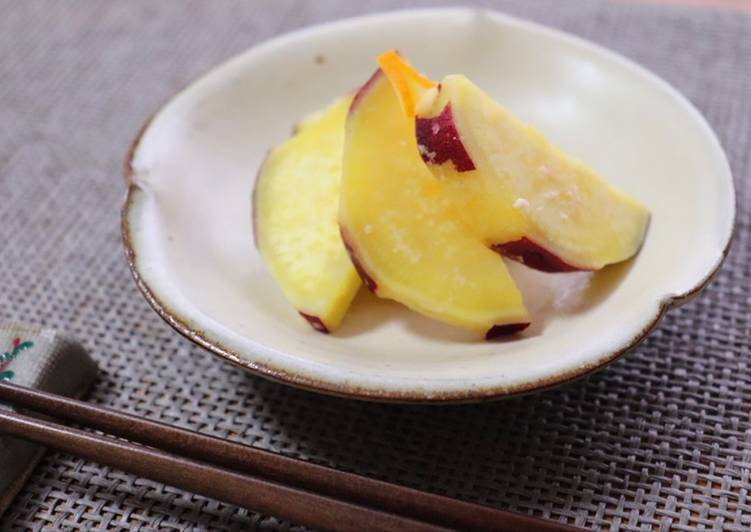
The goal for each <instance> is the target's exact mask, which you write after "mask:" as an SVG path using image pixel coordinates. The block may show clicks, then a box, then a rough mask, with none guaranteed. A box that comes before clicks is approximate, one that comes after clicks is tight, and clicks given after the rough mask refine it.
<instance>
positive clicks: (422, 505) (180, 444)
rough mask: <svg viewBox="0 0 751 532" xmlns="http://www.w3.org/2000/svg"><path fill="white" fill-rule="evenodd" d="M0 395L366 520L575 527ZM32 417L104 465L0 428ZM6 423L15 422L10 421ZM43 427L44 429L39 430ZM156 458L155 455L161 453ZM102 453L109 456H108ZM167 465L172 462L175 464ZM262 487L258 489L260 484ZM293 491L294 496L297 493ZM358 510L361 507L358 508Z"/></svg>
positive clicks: (62, 404) (94, 410)
mask: <svg viewBox="0 0 751 532" xmlns="http://www.w3.org/2000/svg"><path fill="white" fill-rule="evenodd" d="M0 401H6V402H9V403H12V404H15V405H17V406H20V407H23V408H27V409H31V410H34V411H36V412H39V413H41V414H46V415H49V416H53V417H56V418H59V419H63V420H66V421H70V422H74V423H77V424H79V425H82V426H86V427H88V428H92V429H96V430H100V431H103V432H107V433H109V434H113V435H115V436H120V437H123V438H126V439H129V440H132V441H136V442H138V443H141V444H144V445H149V446H152V447H155V448H156V450H149V453H152V454H151V455H149V456H150V458H149V459H150V460H152V461H153V462H159V463H168V462H169V460H179V461H181V463H190V466H189V468H195V467H199V466H200V467H202V468H204V469H206V468H209V469H211V465H215V466H219V467H221V468H224V469H221V470H219V471H220V472H221V473H222V474H226V475H234V476H238V477H242V475H241V473H245V474H247V475H252V477H260V478H253V479H252V480H253V482H256V483H259V482H260V483H264V486H266V485H273V486H275V487H276V488H278V490H277V492H278V493H280V495H279V498H282V497H284V496H291V494H290V493H288V492H284V493H283V494H282V491H283V490H293V491H294V490H297V491H295V493H296V494H299V493H306V494H307V495H310V496H313V497H319V498H324V499H327V501H333V502H336V503H339V504H348V505H349V506H346V507H341V508H340V510H341V511H342V512H345V513H347V512H349V510H350V509H352V508H353V507H361V506H364V507H366V508H369V509H370V510H372V511H377V512H378V516H369V517H368V518H369V519H375V518H376V517H378V518H382V519H385V517H384V516H385V515H389V516H391V518H393V517H395V516H403V517H404V518H407V519H412V520H413V521H412V522H411V523H410V524H409V527H408V528H409V529H410V530H415V524H416V523H418V522H423V523H425V524H427V523H432V525H435V526H442V527H449V528H453V529H460V530H519V531H524V530H529V531H533V530H535V531H537V530H539V531H554V530H575V528H573V527H570V526H568V525H564V524H562V523H558V522H555V521H547V520H541V519H537V518H533V517H531V516H526V515H521V514H516V513H513V512H507V511H502V510H497V509H494V508H489V507H486V506H481V505H477V504H472V503H467V502H464V501H459V500H456V499H451V498H448V497H443V496H440V495H435V494H431V493H426V492H422V491H418V490H414V489H411V488H406V487H403V486H398V485H395V484H389V483H387V482H382V481H378V480H374V479H370V478H367V477H362V476H359V475H354V474H351V473H345V472H342V471H337V470H335V469H331V468H327V467H323V466H318V465H315V464H311V463H308V462H304V461H301V460H296V459H293V458H288V457H285V456H281V455H278V454H275V453H272V452H268V451H263V450H260V449H255V448H253V447H249V446H247V445H242V444H239V443H234V442H230V441H227V440H223V439H220V438H216V437H213V436H207V435H204V434H200V433H197V432H194V431H189V430H185V429H180V428H177V427H173V426H170V425H166V424H164V423H159V422H156V421H151V420H147V419H144V418H140V417H137V416H133V415H129V414H125V413H121V412H117V411H115V410H111V409H108V408H104V407H99V406H95V405H91V404H88V403H84V402H81V401H76V400H74V399H69V398H67V397H61V396H58V395H54V394H50V393H47V392H42V391H39V390H34V389H30V388H24V387H20V386H16V385H13V384H8V383H2V384H0ZM11 418H12V419H11ZM20 418H23V419H20ZM32 422H34V423H36V424H37V425H39V426H38V427H37V433H35V434H37V436H36V437H37V438H39V439H38V440H34V441H36V442H37V443H42V444H45V445H48V446H52V447H56V448H58V449H60V450H63V451H66V452H70V453H72V454H78V455H80V456H83V457H84V458H88V459H92V460H95V461H99V462H103V463H104V461H105V460H104V458H103V455H102V451H101V450H100V451H96V452H92V453H91V454H89V455H85V456H84V455H83V454H81V453H80V452H77V450H78V449H79V447H78V446H76V445H70V446H69V447H67V448H64V449H61V448H60V446H59V445H56V440H52V441H50V439H49V437H50V435H51V434H52V433H51V432H50V431H51V430H52V429H51V428H50V427H48V426H47V425H50V424H49V423H46V422H42V421H39V420H36V419H33V418H26V417H25V416H20V415H18V414H13V413H2V414H0V431H6V432H10V431H11V430H15V432H14V435H17V436H20V437H22V438H26V439H30V438H27V437H26V436H27V435H28V434H30V433H26V432H22V431H21V433H19V429H18V428H17V427H19V426H28V425H29V423H32ZM11 425H13V427H16V428H13V427H11ZM42 426H43V428H40V427H42ZM24 430H25V429H24ZM55 430H56V432H55V434H58V433H59V432H60V431H68V432H69V433H74V434H75V436H70V438H72V439H75V440H80V438H81V435H82V434H83V435H84V436H85V437H86V438H91V437H94V436H95V435H92V434H90V433H86V432H83V431H77V430H75V429H71V428H68V427H59V426H56V428H55ZM42 433H43V434H42ZM55 437H56V436H55ZM45 438H46V439H45ZM41 440H44V441H41ZM96 440H97V442H98V443H91V444H90V445H91V446H92V447H97V448H99V447H100V446H102V445H104V446H105V447H106V448H107V449H111V448H113V447H112V444H113V442H114V443H116V444H118V445H122V446H124V447H127V448H128V450H129V452H131V453H132V452H134V451H133V448H134V447H135V446H133V445H132V444H127V443H125V442H115V440H112V439H110V438H104V437H99V436H96ZM101 440H105V442H104V444H103V443H101ZM102 448H104V447H102ZM135 448H136V449H138V451H139V452H142V451H143V449H144V448H143V447H135ZM112 452H114V451H112ZM118 452H123V453H125V452H126V451H125V450H124V449H121V450H120V451H118ZM168 453H174V454H177V455H181V456H178V457H175V456H172V455H170V454H168ZM152 455H153V456H152ZM139 456H140V455H139ZM155 456H158V458H156V457H155ZM107 457H109V454H108V455H107ZM166 457H168V458H166ZM129 460H132V459H129ZM200 462H205V463H200ZM109 465H112V466H115V467H119V468H122V469H124V470H126V471H130V472H133V473H135V474H138V475H141V476H145V477H150V478H155V479H156V480H159V481H161V482H165V483H167V484H173V485H175V486H178V487H183V488H185V489H188V490H190V491H194V492H197V493H202V494H204V495H208V496H210V497H214V498H218V499H222V500H225V501H227V502H231V503H233V504H238V505H240V506H244V507H248V508H253V509H256V510H259V511H261V512H266V513H270V514H273V515H279V516H282V517H285V518H288V519H290V520H292V521H295V522H298V523H300V524H310V526H318V527H326V528H331V527H332V526H333V527H334V528H331V529H337V528H338V527H339V526H342V521H341V519H339V516H337V517H336V518H335V519H334V521H333V522H331V523H329V524H321V523H320V522H319V521H316V522H315V523H311V521H310V519H318V517H317V514H316V513H315V512H314V513H312V514H311V513H308V512H309V511H312V510H313V509H316V508H318V509H319V510H320V508H321V505H323V504H324V503H323V502H321V501H317V502H316V503H315V504H314V505H313V506H310V507H308V506H305V505H302V504H301V505H298V507H297V508H295V509H294V510H293V509H292V508H290V507H291V506H295V504H292V503H290V502H285V503H284V504H281V505H280V509H278V510H271V509H270V508H268V507H265V506H263V507H262V506H260V505H259V504H256V503H255V502H254V501H255V500H256V499H255V498H254V497H255V496H256V495H255V493H254V492H253V491H252V490H251V491H248V492H247V497H245V498H244V499H243V501H242V502H240V501H238V500H236V499H229V498H227V497H228V496H231V495H232V494H231V493H227V494H225V495H222V494H220V493H219V492H218V491H217V489H216V486H217V483H218V482H219V481H212V482H200V481H198V482H197V481H196V478H198V477H197V476H196V475H193V476H192V477H191V478H190V479H185V478H183V477H180V476H179V475H178V476H177V477H175V473H174V471H172V470H163V469H162V468H157V469H154V467H148V468H145V469H139V470H137V471H136V470H134V469H133V468H132V467H129V466H131V465H132V464H131V462H130V461H128V460H125V461H124V462H122V463H119V464H114V463H109ZM170 467H172V466H170ZM186 467H187V466H186ZM168 469H169V468H168ZM172 469H176V468H174V467H172ZM213 469H214V474H217V473H216V469H217V468H213ZM155 472H156V473H160V474H161V473H164V474H166V475H168V477H169V478H165V477H160V478H156V477H155V475H154V473H155ZM243 478H244V479H245V480H246V481H247V479H248V478H249V477H247V476H246V477H243ZM262 479H263V480H262ZM185 480H190V481H191V485H190V486H188V485H186V484H185V483H183V481H185ZM231 482H235V483H236V482H239V480H238V479H235V480H234V481H230V483H231ZM227 485H229V484H227ZM259 486H260V485H259ZM259 489H261V490H263V489H265V488H259ZM279 490H281V491H279ZM241 491H242V490H241ZM297 496H298V497H299V495H297ZM235 497H236V495H235ZM295 500H298V499H295ZM260 503H261V504H269V501H266V500H264V499H261V500H260ZM334 506H335V505H334ZM334 506H331V502H328V503H327V507H328V508H334ZM303 507H304V508H305V510H304V511H302V512H301V511H299V508H303ZM360 509H361V510H362V508H360ZM290 510H293V511H295V512H296V513H295V516H291V515H289V511H290ZM332 511H333V510H332ZM285 512H286V513H285ZM335 513H336V512H335ZM352 515H354V514H352ZM358 515H359V514H358ZM362 517H364V516H362ZM303 518H305V519H303ZM370 523H371V524H370V525H369V526H368V529H374V528H376V527H375V521H370ZM347 528H349V526H346V527H345V529H347ZM349 529H351V528H349ZM387 529H394V530H396V528H391V527H390V525H389V526H388V527H387Z"/></svg>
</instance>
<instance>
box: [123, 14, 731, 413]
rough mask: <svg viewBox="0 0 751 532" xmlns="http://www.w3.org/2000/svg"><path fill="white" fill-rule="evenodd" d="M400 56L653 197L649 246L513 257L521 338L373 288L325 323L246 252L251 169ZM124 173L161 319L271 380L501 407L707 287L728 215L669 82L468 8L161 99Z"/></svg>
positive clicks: (599, 357)
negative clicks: (540, 262)
mask: <svg viewBox="0 0 751 532" xmlns="http://www.w3.org/2000/svg"><path fill="white" fill-rule="evenodd" d="M389 48H397V49H399V50H401V51H402V52H403V53H404V54H405V55H406V56H407V57H408V58H410V59H411V60H412V62H413V63H414V64H416V65H419V67H420V68H421V69H423V70H424V71H425V72H426V73H427V74H428V75H430V76H431V77H433V78H435V79H439V78H441V77H442V76H443V75H444V74H447V73H452V72H461V73H464V74H466V75H468V76H469V77H470V78H471V79H473V80H474V81H475V82H476V83H477V84H478V85H479V86H481V87H482V88H484V89H485V90H486V91H488V92H489V93H490V94H491V95H492V96H494V97H495V98H496V99H497V100H498V101H499V102H501V103H502V104H503V105H505V106H506V107H508V108H510V109H511V110H512V111H513V112H515V113H516V114H517V115H518V116H519V117H521V118H522V119H523V120H525V121H526V122H528V123H530V124H532V125H534V126H536V127H537V128H539V129H540V130H542V131H543V132H544V133H545V134H546V135H547V136H548V137H549V138H550V139H551V140H552V141H553V142H554V143H556V144H558V145H559V146H561V147H563V148H564V149H565V150H566V151H568V152H570V153H571V154H573V155H575V156H577V157H578V158H580V159H582V160H584V161H586V162H587V163H589V164H590V165H592V166H593V167H595V168H596V169H598V170H599V171H600V172H601V173H602V174H604V175H605V176H606V177H607V178H608V179H609V180H610V181H611V182H613V183H614V184H615V185H617V186H618V187H621V188H622V189H624V190H626V191H628V192H629V193H631V194H633V195H634V196H635V197H637V198H639V199H640V200H641V201H643V202H644V203H645V204H646V205H647V206H648V207H649V209H650V210H651V211H652V214H653V218H652V224H651V227H650V229H649V232H648V235H647V239H646V241H645V243H644V247H643V249H642V250H641V252H640V253H639V255H638V256H637V257H636V258H635V259H634V260H632V261H630V262H628V263H625V264H621V265H617V266H613V267H610V268H606V269H605V270H604V271H602V272H599V273H597V274H589V273H574V274H553V275H551V274H542V273H537V272H532V271H529V270H527V269H526V268H524V267H523V266H518V265H512V268H513V273H514V274H515V275H516V276H517V279H519V281H520V285H521V288H522V291H523V292H524V294H525V298H526V300H527V303H528V307H529V308H530V311H531V314H532V318H533V323H534V324H533V326H532V327H531V328H530V329H529V330H528V331H526V332H525V333H524V334H523V335H521V336H519V337H517V338H515V339H513V340H511V339H509V340H505V341H501V342H485V341H483V340H482V339H479V338H477V336H476V335H473V334H470V333H466V332H464V331H462V330H458V329H454V328H452V327H450V326H448V325H443V324H441V323H438V322H435V321H432V320H429V319H426V318H423V317H421V316H419V315H417V314H415V313H412V312H410V311H408V310H406V309H404V308H403V307H401V306H400V305H398V304H396V303H392V302H388V301H382V300H378V299H377V298H375V297H374V296H371V295H369V294H367V293H364V291H363V293H361V294H360V296H358V299H357V300H356V302H355V304H354V306H353V308H352V309H351V311H350V313H349V314H348V316H347V317H346V318H345V322H344V325H343V326H342V328H341V329H340V330H339V331H337V332H336V333H335V334H332V335H324V334H321V333H317V332H315V331H313V330H312V329H311V328H310V326H309V325H308V324H307V323H306V322H305V321H303V320H302V319H301V318H300V317H299V316H298V315H297V313H296V312H295V310H294V309H293V308H292V307H291V306H290V305H289V304H288V303H287V301H286V300H285V299H284V298H283V296H282V293H281V291H280V290H279V288H278V287H277V286H276V284H275V283H274V281H273V280H272V278H271V276H270V274H269V272H268V271H267V270H266V268H265V267H264V264H263V263H262V261H261V258H260V257H259V255H258V253H257V252H256V250H255V249H254V247H253V245H252V237H251V233H252V230H251V214H250V196H251V190H252V188H253V182H254V178H255V177H254V176H255V173H256V170H257V168H258V166H259V163H260V162H261V160H262V159H263V157H264V154H265V153H266V150H267V149H268V148H269V147H271V146H273V145H275V144H277V143H279V142H280V141H282V140H284V139H285V138H286V137H287V136H288V135H289V133H290V130H291V128H292V125H293V124H294V123H295V121H296V120H298V119H299V118H300V117H302V116H304V115H306V114H308V113H310V112H311V111H315V110H317V109H319V108H321V107H323V106H325V105H326V104H328V103H329V102H331V101H332V99H333V98H334V97H335V96H337V95H340V94H342V93H345V92H347V91H351V90H353V89H355V88H356V87H357V86H358V85H360V84H361V83H362V82H364V81H365V80H366V79H367V78H368V76H369V75H370V74H371V73H372V72H373V71H374V69H375V62H374V58H375V57H376V56H377V55H378V54H379V53H381V52H383V51H384V50H387V49H389ZM126 173H127V179H128V194H127V200H126V203H125V206H124V209H123V237H124V242H125V247H126V252H127V257H128V261H129V262H130V266H131V269H132V271H133V275H134V277H135V279H136V282H137V283H138V287H139V288H140V289H141V291H142V292H143V294H144V296H145V297H146V299H147V300H148V301H149V303H151V305H152V306H153V307H154V309H155V310H156V311H157V312H158V313H159V315H160V316H161V317H162V318H164V319H165V320H166V321H167V322H168V323H169V324H170V325H172V326H173V327H174V328H175V329H176V330H177V331H179V332H180V333H182V334H183V335H185V336H187V337H188V338H190V339H191V340H193V341H195V342H196V343H198V344H200V345H202V346H203V347H205V348H206V349H208V350H209V351H211V352H213V353H215V354H216V355H218V356H220V357H222V358H224V359H226V360H228V361H229V362H232V363H234V364H236V365H238V366H240V367H242V368H245V369H247V370H248V371H251V372H253V373H256V374H258V375H261V376H264V377H268V378H271V379H274V380H277V381H281V382H285V383H288V384H292V385H295V386H300V387H303V388H308V389H312V390H316V391H320V392H326V393H331V394H337V395H343V396H348V397H355V398H361V399H371V400H383V401H405V402H406V401H416V402H441V401H449V402H459V401H476V400H482V399H490V398H498V397H502V396H508V395H512V394H517V393H522V392H530V391H533V390H539V389H541V388H545V387H549V386H552V385H555V384H559V383H562V382H565V381H568V380H570V379H573V378H575V377H578V376H581V375H584V374H586V373H587V372H590V371H592V370H595V369H597V368H600V367H603V366H604V365H606V364H607V363H609V362H611V361H613V360H615V359H616V358H618V357H619V356H620V355H622V354H623V353H624V352H626V351H627V350H628V349H629V348H630V347H633V346H634V345H635V344H636V343H638V342H639V341H640V340H642V339H643V338H644V337H645V335H646V334H647V333H648V332H649V331H650V330H651V329H652V328H653V327H654V326H655V324H656V322H657V321H658V320H659V319H660V317H661V316H662V315H663V314H664V312H665V311H666V310H668V309H669V308H671V307H673V306H675V305H676V304H679V303H682V302H684V301H685V300H686V299H687V298H689V297H691V296H693V295H695V294H696V293H698V292H699V291H700V290H701V289H702V288H703V287H704V286H705V285H706V284H707V283H708V282H709V280H710V278H711V277H712V275H713V274H714V273H715V272H716V271H717V269H718V268H719V266H720V264H721V262H722V260H723V258H724V256H725V254H726V252H727V248H728V245H729V242H730V238H731V233H732V229H733V222H734V212H735V199H734V197H735V196H734V190H733V182H732V177H731V174H730V170H729V167H728V163H727V161H726V158H725V155H724V153H723V151H722V148H721V147H720V145H719V143H718V141H717V138H716V137H715V135H714V133H713V132H712V130H711V129H710V128H709V126H708V125H707V123H706V122H705V121H704V119H703V118H702V117H701V116H700V115H699V113H698V112H697V111H696V109H694V107H692V106H691V104H690V103H689V102H688V101H687V100H686V99H685V98H684V97H682V96H681V95H680V94H678V92H676V91H675V90H674V89H672V88H671V87H670V86H669V85H668V84H667V83H665V82H664V81H661V80H660V79H659V78H657V77H656V76H655V75H653V74H651V73H649V72H647V71H646V70H644V69H643V68H641V67H639V66H637V65H635V64H634V63H631V62H629V61H628V60H626V59H624V58H623V57H621V56H618V55H616V54H614V53H612V52H609V51H607V50H604V49H602V48H600V47H598V46H595V45H593V44H591V43H588V42H585V41H583V40H581V39H578V38H576V37H572V36H570V35H566V34H564V33H561V32H559V31H555V30H551V29H548V28H544V27H542V26H538V25H535V24H531V23H528V22H524V21H520V20H516V19H513V18H510V17H507V16H504V15H500V14H497V13H493V12H488V11H478V10H470V9H449V10H446V9H443V10H418V11H402V12H395V13H388V14H381V15H375V16H368V17H363V18H357V19H350V20H345V21H342V22H337V23H333V24H328V25H324V26H318V27H314V28H310V29H306V30H303V31H298V32H295V33H291V34H288V35H284V36H282V37H279V38H277V39H274V40H272V41H269V42H266V43H264V44H262V45H260V46H257V47H255V48H253V49H251V50H248V51H247V52H245V53H243V54H241V55H240V56H238V57H236V58H234V59H232V60H230V61H228V62H227V63H225V64H223V65H221V66H219V67H218V68H216V69H214V70H212V71H211V72H210V73H209V74H207V75H205V76H204V77H202V78H200V79H199V80H197V81H196V82H194V83H193V84H192V85H190V86H189V87H188V88H187V89H185V90H183V91H182V92H180V93H179V94H178V95H176V96H175V97H174V98H173V99H172V100H171V101H170V102H169V103H168V104H167V105H165V106H164V107H163V108H162V109H161V110H159V112H158V113H157V114H156V115H155V116H154V118H153V119H152V120H151V121H150V122H149V123H148V124H147V125H146V127H145V128H144V130H143V131H142V133H141V134H140V135H139V136H138V138H136V139H135V141H134V143H133V147H132V149H131V152H130V153H129V155H128V160H127V164H126ZM300 201H301V202H303V201H305V198H302V197H301V198H300ZM499 260H501V259H500V258H499Z"/></svg>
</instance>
